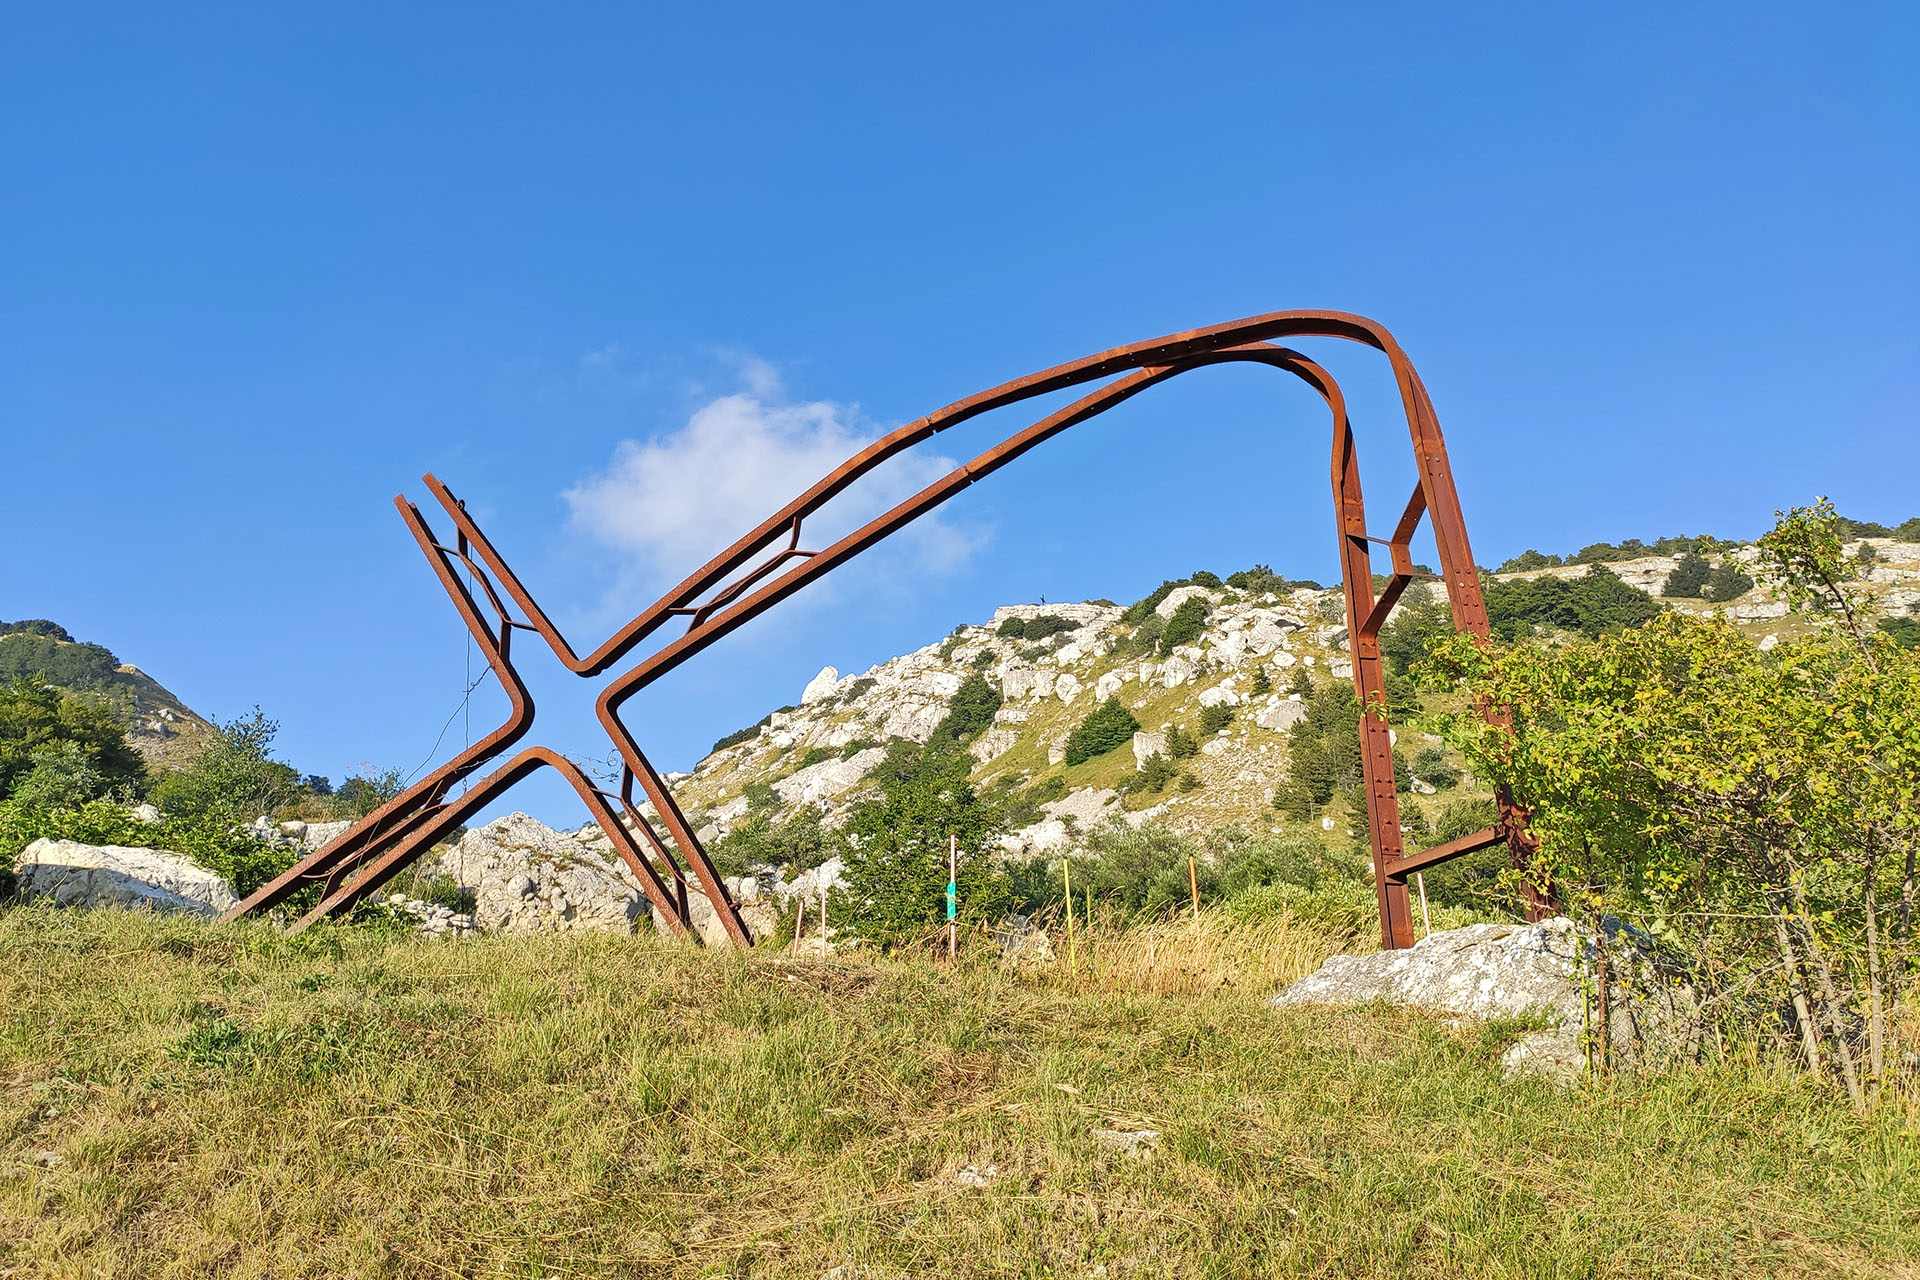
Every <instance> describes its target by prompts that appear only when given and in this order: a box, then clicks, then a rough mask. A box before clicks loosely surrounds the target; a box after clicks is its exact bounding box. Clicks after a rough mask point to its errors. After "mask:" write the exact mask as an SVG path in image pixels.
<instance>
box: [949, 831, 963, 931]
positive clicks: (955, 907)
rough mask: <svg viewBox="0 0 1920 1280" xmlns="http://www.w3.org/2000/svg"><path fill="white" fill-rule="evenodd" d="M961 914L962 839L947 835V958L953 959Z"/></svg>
mask: <svg viewBox="0 0 1920 1280" xmlns="http://www.w3.org/2000/svg"><path fill="white" fill-rule="evenodd" d="M959 914H960V841H959V838H958V837H957V836H954V835H951V834H949V835H948V836H947V959H949V960H951V959H953V955H954V951H955V949H956V947H957V946H958V940H957V939H956V938H955V937H954V920H955V918H956V917H958V916H959Z"/></svg>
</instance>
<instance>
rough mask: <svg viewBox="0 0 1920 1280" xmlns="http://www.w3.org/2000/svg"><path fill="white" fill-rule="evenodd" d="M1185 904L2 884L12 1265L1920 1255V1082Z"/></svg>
mask: <svg viewBox="0 0 1920 1280" xmlns="http://www.w3.org/2000/svg"><path fill="white" fill-rule="evenodd" d="M1184 945H1185V946H1186V947H1187V949H1186V950H1184V951H1183V950H1182V946H1183V944H1182V942H1181V940H1180V939H1179V938H1178V937H1177V929H1176V930H1175V931H1174V935H1173V936H1169V935H1168V934H1161V935H1158V936H1157V937H1156V940H1155V942H1154V965H1153V966H1152V967H1151V968H1143V967H1142V966H1141V965H1140V964H1138V963H1136V961H1138V960H1140V959H1143V957H1142V956H1140V955H1139V951H1140V950H1141V949H1143V948H1144V946H1145V941H1144V939H1143V938H1140V939H1134V938H1128V937H1124V936H1120V934H1119V932H1118V931H1117V930H1110V928H1109V927H1106V926H1096V927H1095V930H1094V933H1093V937H1092V938H1091V939H1090V940H1089V946H1088V950H1087V953H1086V956H1085V957H1084V963H1083V967H1082V969H1081V971H1080V972H1079V973H1078V974H1070V973H1062V971H1061V969H1060V967H1059V966H1056V967H1055V968H1054V969H1053V970H1051V971H1050V972H1048V973H1047V974H1044V975H1040V976H1030V975H1028V976H1023V975H1013V974H1008V973H1005V972H1003V971H1002V970H1001V969H1000V967H999V966H998V965H997V964H994V963H990V962H985V961H980V962H969V961H966V960H963V962H962V963H961V964H959V965H956V966H951V967H949V966H945V965H934V964H929V963H926V962H924V961H918V960H903V961H887V960H866V961H856V960H835V961H827V962H821V961H805V960H796V959H792V958H787V957H781V956H775V955H753V956H740V955H730V954H716V953H703V952H699V951H695V950H691V949H675V948H670V947H668V946H666V945H664V944H661V943H658V942H655V941H653V940H649V939H625V938H609V937H604V936H581V937H546V938H531V939H514V938H496V939H486V940H481V941H477V942H471V943H463V944H450V943H434V944H428V943H421V942H416V941H413V940H410V939H404V938H397V937H392V936H383V935H379V934H373V933H367V932H352V931H320V932H317V933H316V934H313V935H308V936H306V937H303V938H300V939H293V940H289V939H285V938H282V937H280V936H278V935H276V934H273V933H272V932H270V931H268V930H266V929H263V928H260V927H258V926H249V927H236V928H222V929H210V928H207V927H205V926H201V925H196V924H193V923H190V922H184V921H178V920H161V919H154V918H151V917H142V916H135V915H129V914H124V913H113V912H94V913H65V914H61V913H55V912H51V911H44V910H16V911H11V912H7V913H0V992H3V993H4V1004H3V1005H0V1008H3V1009H4V1013H3V1014H0V1017H3V1018H4V1021H3V1022H0V1127H3V1131H4V1134H5V1140H4V1146H0V1273H4V1274H8V1275H17V1276H34V1277H40V1276H50V1277H93V1276H102V1275H106V1276H143V1277H145V1276H154V1277H171V1276H182V1277H186V1276H192V1277H200V1276H221V1277H228V1276H231V1277H267V1276H272V1277H276V1278H279V1280H292V1278H295V1277H316V1276H382V1277H385V1276H407V1277H413V1276H421V1277H429V1276H512V1277H545V1276H566V1277H574V1276H609V1277H611V1276H654V1275H660V1276H689V1277H691V1276H723V1275H724V1276H755V1277H758V1276H804V1277H818V1276H822V1275H823V1274H825V1273H827V1272H828V1271H829V1269H831V1268H833V1267H836V1266H839V1265H841V1264H845V1263H855V1264H858V1266H859V1267H860V1268H862V1269H861V1270H859V1271H857V1272H853V1271H848V1272H842V1273H841V1274H842V1275H844V1276H851V1275H853V1274H858V1275H862V1276H907V1275H919V1274H924V1273H929V1272H936V1271H937V1272H940V1273H943V1274H948V1275H955V1276H1054V1275H1063V1276H1106V1277H1120V1276H1134V1275H1138V1276H1156V1277H1158V1276H1170V1275H1172V1276H1244V1275H1270V1274H1303V1275H1340V1276H1370V1275H1396V1276H1400V1275H1421V1276H1429V1275H1440V1276H1542V1277H1545V1276H1562V1275H1590V1276H1640V1275H1646V1274H1687V1275H1729V1276H1731V1275H1749V1274H1753V1273H1756V1272H1758V1273H1778V1274H1788V1275H1831V1276H1840V1275H1885V1276H1897V1275H1912V1274H1914V1271H1913V1262H1912V1258H1913V1254H1914V1247H1915V1243H1916V1239H1920V1200H1917V1198H1916V1197H1917V1196H1920V1191H1917V1190H1916V1189H1917V1188H1920V1168H1916V1167H1915V1166H1916V1154H1915V1153H1916V1148H1917V1147H1920V1143H1916V1141H1915V1137H1916V1134H1915V1131H1914V1127H1913V1122H1912V1121H1911V1120H1910V1119H1905V1120H1903V1119H1902V1118H1901V1117H1898V1116H1893V1115H1883V1116H1882V1117H1880V1118H1879V1119H1877V1120H1875V1121H1873V1122H1871V1123H1869V1124H1862V1123H1859V1122H1856V1121H1854V1120H1853V1119H1851V1118H1850V1116H1849V1115H1848V1113H1847V1112H1846V1110H1845V1108H1844V1106H1843V1105H1841V1104H1840V1103H1839V1102H1838V1101H1837V1100H1836V1099H1834V1098H1833V1097H1831V1096H1830V1095H1829V1094H1828V1093H1826V1092H1824V1091H1822V1090H1821V1089H1819V1088H1816V1087H1814V1086H1812V1085H1810V1084H1809V1083H1808V1082H1807V1081H1805V1080H1804V1079H1802V1078H1800V1077H1797V1076H1793V1075H1784V1074H1776V1073H1772V1072H1769V1071H1766V1070H1763V1069H1759V1068H1756V1067H1752V1066H1740V1065H1733V1066H1727V1067H1724V1068H1719V1069H1716V1070H1712V1071H1701V1072H1698V1073H1692V1074H1682V1075H1674V1076H1668V1077H1663V1078H1659V1079H1654V1080H1647V1081H1641V1082H1637V1083H1636V1082H1622V1083H1619V1084H1617V1085H1615V1086H1613V1087H1610V1088H1594V1089H1588V1090H1575V1091H1572V1092H1567V1093H1560V1092H1556V1091H1554V1090H1553V1089H1551V1088H1549V1087H1547V1086H1545V1085H1543V1084H1539V1083H1535V1082H1519V1083H1508V1082H1505V1081H1503V1080H1502V1079H1501V1078H1500V1075H1499V1072H1498V1069H1497V1067H1496V1065H1495V1063H1496V1060H1497V1056H1498V1054H1499V1052H1500V1050H1501V1049H1502V1048H1503V1047H1504V1044H1505V1039H1504V1036H1503V1034H1502V1032H1501V1029H1499V1028H1457V1029H1449V1028H1447V1027H1445V1026H1443V1025H1441V1024H1440V1023H1439V1022H1437V1021H1435V1020H1432V1019H1427V1018H1422V1017H1418V1016H1415V1015H1411V1014H1407V1013H1403V1012H1394V1011H1385V1010H1363V1011H1355V1012H1346V1013H1336V1012H1328V1011H1312V1010H1289V1011H1284V1012H1282V1011H1275V1010H1270V1009H1267V1008H1265V1007H1264V1006H1263V1005H1262V1004H1261V997H1263V996H1264V995H1265V994H1266V993H1267V990H1268V988H1269V986H1270V985H1271V984H1272V983H1273V982H1274V981H1276V980H1277V979H1278V978H1280V977H1284V976H1288V975H1290V974H1291V973H1293V972H1295V971H1297V970H1299V969H1300V968H1301V967H1303V966H1304V965H1306V964H1309V963H1311V962H1312V960H1313V959H1314V958H1316V957H1314V955H1313V952H1314V950H1315V948H1316V946H1324V941H1320V942H1309V941H1308V940H1307V935H1306V934H1305V933H1304V931H1298V930H1293V929H1290V928H1289V927H1287V926H1284V925H1280V924H1274V925H1267V926H1259V927H1256V928H1252V929H1249V930H1248V931H1246V932H1243V933H1241V934H1239V935H1237V936H1236V935H1234V931H1233V930H1232V929H1231V928H1230V927H1229V925H1228V923H1227V922H1225V921H1212V920H1209V921H1203V922H1202V928H1201V930H1200V932H1199V933H1198V934H1197V935H1195V936H1193V937H1191V938H1189V939H1188V940H1187V942H1186V943H1185V944H1184ZM1168 948H1171V950H1169V949H1168ZM1182 975H1186V976H1182ZM1903 1125H1904V1127H1903ZM1098 1128H1129V1129H1137V1128H1152V1129H1157V1130H1160V1131H1161V1132H1162V1135H1163V1136H1162V1138H1161V1140H1160V1143H1159V1146H1158V1149H1157V1150H1156V1151H1155V1152H1154V1153H1153V1154H1152V1155H1151V1157H1150V1158H1147V1159H1130V1158H1127V1157H1125V1156H1122V1155H1119V1154H1116V1153H1114V1152H1113V1151H1111V1150H1109V1149H1107V1148H1106V1147H1104V1146H1103V1145H1102V1144H1101V1143H1100V1141H1099V1140H1098V1139H1097V1138H1096V1137H1095V1135H1094V1130H1096V1129H1098ZM988 1164H992V1165H994V1166H996V1167H997V1168H998V1169H999V1170H1000V1174H999V1177H998V1178H997V1180H995V1181H994V1182H993V1183H992V1185H991V1186H989V1187H988V1188H986V1189H984V1190H975V1189H970V1188H968V1187H966V1186H963V1185H962V1184H961V1183H960V1182H958V1181H956V1179H955V1176H954V1175H955V1173H956V1171H958V1170H960V1169H962V1168H963V1167H965V1166H967V1165H975V1166H979V1167H982V1168H984V1167H985V1166H987V1165H988Z"/></svg>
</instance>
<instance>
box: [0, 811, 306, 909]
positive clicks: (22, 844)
mask: <svg viewBox="0 0 1920 1280" xmlns="http://www.w3.org/2000/svg"><path fill="white" fill-rule="evenodd" d="M42 837H45V838H47V839H51V840H77V841H79V842H80V843H82V844H111V845H129V846H133V847H135V848H147V849H154V848H159V849H170V850H172V851H173V852H175V853H178V854H180V855H181V856H183V857H185V858H187V859H188V860H190V861H192V862H194V863H195V864H197V865H199V866H202V867H205V868H206V869H207V870H209V871H212V872H215V873H217V874H219V875H221V876H224V877H225V878H226V880H227V882H228V883H229V884H231V885H232V886H233V887H234V891H235V892H236V893H239V894H240V895H241V896H242V897H245V896H246V895H247V894H249V893H252V892H253V891H254V890H255V889H258V888H259V887H260V886H261V885H263V884H265V883H266V882H267V881H269V880H271V879H273V877H275V876H277V875H279V874H280V873H281V872H282V871H285V870H286V869H287V868H288V867H290V866H292V865H293V864H294V862H295V861H296V860H297V858H298V856H299V853H300V850H299V849H298V848H296V847H295V846H292V845H276V844H269V843H267V842H265V841H262V840H258V839H256V838H254V836H253V835H252V833H251V832H250V831H249V830H247V829H246V828H243V827H239V826H236V825H234V824H233V823H231V822H229V821H227V820H225V819H223V818H220V817H216V816H209V815H196V816H193V817H175V816H169V817H167V818H165V819H164V820H162V821H161V822H159V823H147V822H142V821H141V820H140V819H138V818H136V817H134V816H133V814H132V813H130V812H128V810H127V809H126V807H125V806H124V805H121V804H118V803H115V802H114V801H111V800H94V801H90V802H88V803H86V804H83V805H77V806H74V807H71V808H61V809H35V808H30V807H28V806H26V805H22V804H19V803H17V802H14V801H6V802H0V872H4V873H5V874H7V875H9V876H10V875H11V874H12V871H13V864H14V859H15V858H17V857H19V856H20V851H21V850H22V849H24V848H26V847H27V846H28V845H30V844H32V843H33V842H34V841H35V840H38V839H41V838H42ZM303 894H304V896H303V897H302V898H301V899H300V901H303V902H305V901H310V900H311V898H312V896H313V891H312V890H305V891H303Z"/></svg>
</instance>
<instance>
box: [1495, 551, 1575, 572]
mask: <svg viewBox="0 0 1920 1280" xmlns="http://www.w3.org/2000/svg"><path fill="white" fill-rule="evenodd" d="M1561 563H1562V561H1561V559H1560V557H1559V556H1549V555H1542V554H1541V553H1540V552H1538V551H1535V550H1534V549H1533V548H1531V547H1529V548H1527V549H1526V550H1525V551H1522V552H1521V553H1520V554H1519V555H1517V556H1514V557H1512V558H1511V559H1509V560H1504V561H1502V562H1501V564H1500V567H1499V568H1498V569H1495V570H1494V572H1495V573H1524V572H1526V571H1527V570H1529V569H1549V568H1553V567H1555V566H1558V565H1559V564H1561Z"/></svg>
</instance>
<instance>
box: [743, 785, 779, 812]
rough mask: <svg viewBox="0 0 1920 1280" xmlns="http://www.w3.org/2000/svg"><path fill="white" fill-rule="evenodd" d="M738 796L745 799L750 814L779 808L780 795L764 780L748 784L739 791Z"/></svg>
mask: <svg viewBox="0 0 1920 1280" xmlns="http://www.w3.org/2000/svg"><path fill="white" fill-rule="evenodd" d="M740 794H741V795H744V796H745V797H746V798H747V811H748V812H750V813H765V812H768V811H771V810H774V809H778V808H779V807H780V793H779V792H778V791H775V790H774V789H773V784H772V783H771V782H768V781H767V780H766V779H764V778H761V779H756V780H755V781H753V782H749V783H748V784H747V785H746V786H744V787H742V788H741V789H740Z"/></svg>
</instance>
